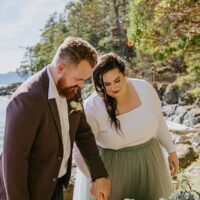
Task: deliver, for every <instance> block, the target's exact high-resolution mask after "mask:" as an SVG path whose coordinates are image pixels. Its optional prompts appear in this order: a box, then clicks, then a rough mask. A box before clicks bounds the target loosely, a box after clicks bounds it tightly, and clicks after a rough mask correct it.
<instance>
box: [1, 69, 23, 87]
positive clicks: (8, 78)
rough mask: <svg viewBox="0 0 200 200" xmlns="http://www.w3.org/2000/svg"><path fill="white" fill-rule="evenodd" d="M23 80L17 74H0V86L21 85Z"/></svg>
mask: <svg viewBox="0 0 200 200" xmlns="http://www.w3.org/2000/svg"><path fill="white" fill-rule="evenodd" d="M24 80H25V79H24V78H22V77H20V76H19V75H18V74H17V72H8V73H6V74H0V85H9V84H12V83H21V82H23V81H24Z"/></svg>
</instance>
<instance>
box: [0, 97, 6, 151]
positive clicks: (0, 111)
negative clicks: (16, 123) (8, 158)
mask: <svg viewBox="0 0 200 200" xmlns="http://www.w3.org/2000/svg"><path fill="white" fill-rule="evenodd" d="M7 104H8V99H6V98H4V97H0V152H1V151H2V147H3V135H4V127H5V118H6V106H7Z"/></svg>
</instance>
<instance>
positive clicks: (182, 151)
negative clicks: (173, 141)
mask: <svg viewBox="0 0 200 200" xmlns="http://www.w3.org/2000/svg"><path fill="white" fill-rule="evenodd" d="M176 151H177V155H178V158H179V161H180V168H186V167H187V166H189V165H190V164H191V163H192V162H193V161H194V160H195V159H196V158H197V157H198V156H197V154H196V153H195V151H194V149H193V147H192V146H191V145H189V144H177V145H176Z"/></svg>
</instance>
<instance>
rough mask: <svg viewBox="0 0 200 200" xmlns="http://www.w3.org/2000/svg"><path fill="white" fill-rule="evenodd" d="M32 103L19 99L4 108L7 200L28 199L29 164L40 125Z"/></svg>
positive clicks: (4, 169)
mask: <svg viewBox="0 0 200 200" xmlns="http://www.w3.org/2000/svg"><path fill="white" fill-rule="evenodd" d="M34 103H35V102H34V101H33V100H32V99H31V98H27V96H26V95H20V96H17V97H14V98H13V99H12V100H11V101H10V103H9V104H8V107H7V111H6V125H5V135H4V145H3V153H2V159H3V160H2V161H3V163H2V168H3V169H2V170H3V179H4V184H5V189H6V195H7V199H9V200H22V199H26V200H29V199H30V196H29V192H28V170H29V166H28V160H29V154H30V151H31V147H32V144H33V141H34V137H35V135H36V132H37V128H38V121H39V117H38V110H37V107H36V106H34ZM38 109H39V108H38Z"/></svg>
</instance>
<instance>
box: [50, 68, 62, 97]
mask: <svg viewBox="0 0 200 200" xmlns="http://www.w3.org/2000/svg"><path fill="white" fill-rule="evenodd" d="M47 74H48V77H49V89H48V99H56V98H60V95H59V93H58V90H57V88H56V84H55V81H54V79H53V77H52V75H51V72H50V67H47Z"/></svg>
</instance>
